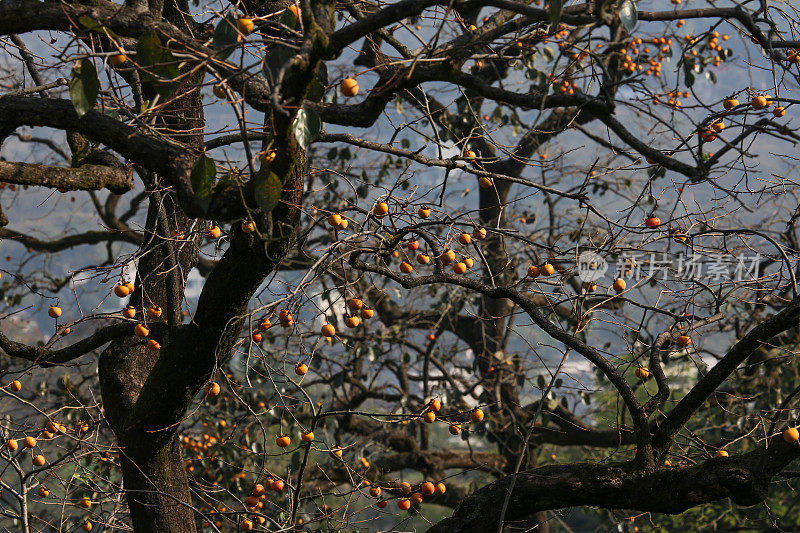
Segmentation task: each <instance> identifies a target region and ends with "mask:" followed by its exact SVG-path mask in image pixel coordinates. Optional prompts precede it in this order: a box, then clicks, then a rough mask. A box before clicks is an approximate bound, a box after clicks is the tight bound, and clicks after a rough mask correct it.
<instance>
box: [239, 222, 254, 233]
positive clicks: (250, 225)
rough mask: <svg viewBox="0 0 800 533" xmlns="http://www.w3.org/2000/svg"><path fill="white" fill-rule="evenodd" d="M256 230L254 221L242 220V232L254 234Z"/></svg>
mask: <svg viewBox="0 0 800 533" xmlns="http://www.w3.org/2000/svg"><path fill="white" fill-rule="evenodd" d="M255 230H256V223H255V222H253V221H252V220H242V231H243V232H245V233H253V232H254V231H255Z"/></svg>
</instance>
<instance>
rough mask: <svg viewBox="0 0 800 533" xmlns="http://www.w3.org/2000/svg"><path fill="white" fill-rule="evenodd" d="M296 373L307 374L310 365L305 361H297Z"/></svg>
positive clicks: (299, 374)
mask: <svg viewBox="0 0 800 533" xmlns="http://www.w3.org/2000/svg"><path fill="white" fill-rule="evenodd" d="M294 373H295V374H297V375H298V376H305V375H306V374H308V365H307V364H305V363H297V364H296V365H295V367H294Z"/></svg>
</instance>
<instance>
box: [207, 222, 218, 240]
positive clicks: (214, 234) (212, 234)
mask: <svg viewBox="0 0 800 533" xmlns="http://www.w3.org/2000/svg"><path fill="white" fill-rule="evenodd" d="M220 235H222V230H221V229H219V226H216V225H214V226H211V227H210V228H208V231H206V236H207V237H208V238H209V239H218V238H219V236H220Z"/></svg>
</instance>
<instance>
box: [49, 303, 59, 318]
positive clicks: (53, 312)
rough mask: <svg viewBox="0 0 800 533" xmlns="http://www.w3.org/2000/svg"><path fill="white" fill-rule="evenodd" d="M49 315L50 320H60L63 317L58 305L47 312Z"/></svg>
mask: <svg viewBox="0 0 800 533" xmlns="http://www.w3.org/2000/svg"><path fill="white" fill-rule="evenodd" d="M47 314H48V315H50V318H58V317H60V316H61V308H60V307H58V306H57V305H53V306H50V309H48V310H47Z"/></svg>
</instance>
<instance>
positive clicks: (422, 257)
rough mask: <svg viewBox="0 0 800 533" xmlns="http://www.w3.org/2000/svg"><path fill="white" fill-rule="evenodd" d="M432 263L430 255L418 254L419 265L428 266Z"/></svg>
mask: <svg viewBox="0 0 800 533" xmlns="http://www.w3.org/2000/svg"><path fill="white" fill-rule="evenodd" d="M430 262H431V256H429V255H428V254H423V253H419V254H417V263H419V264H420V265H427V264H428V263H430Z"/></svg>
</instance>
